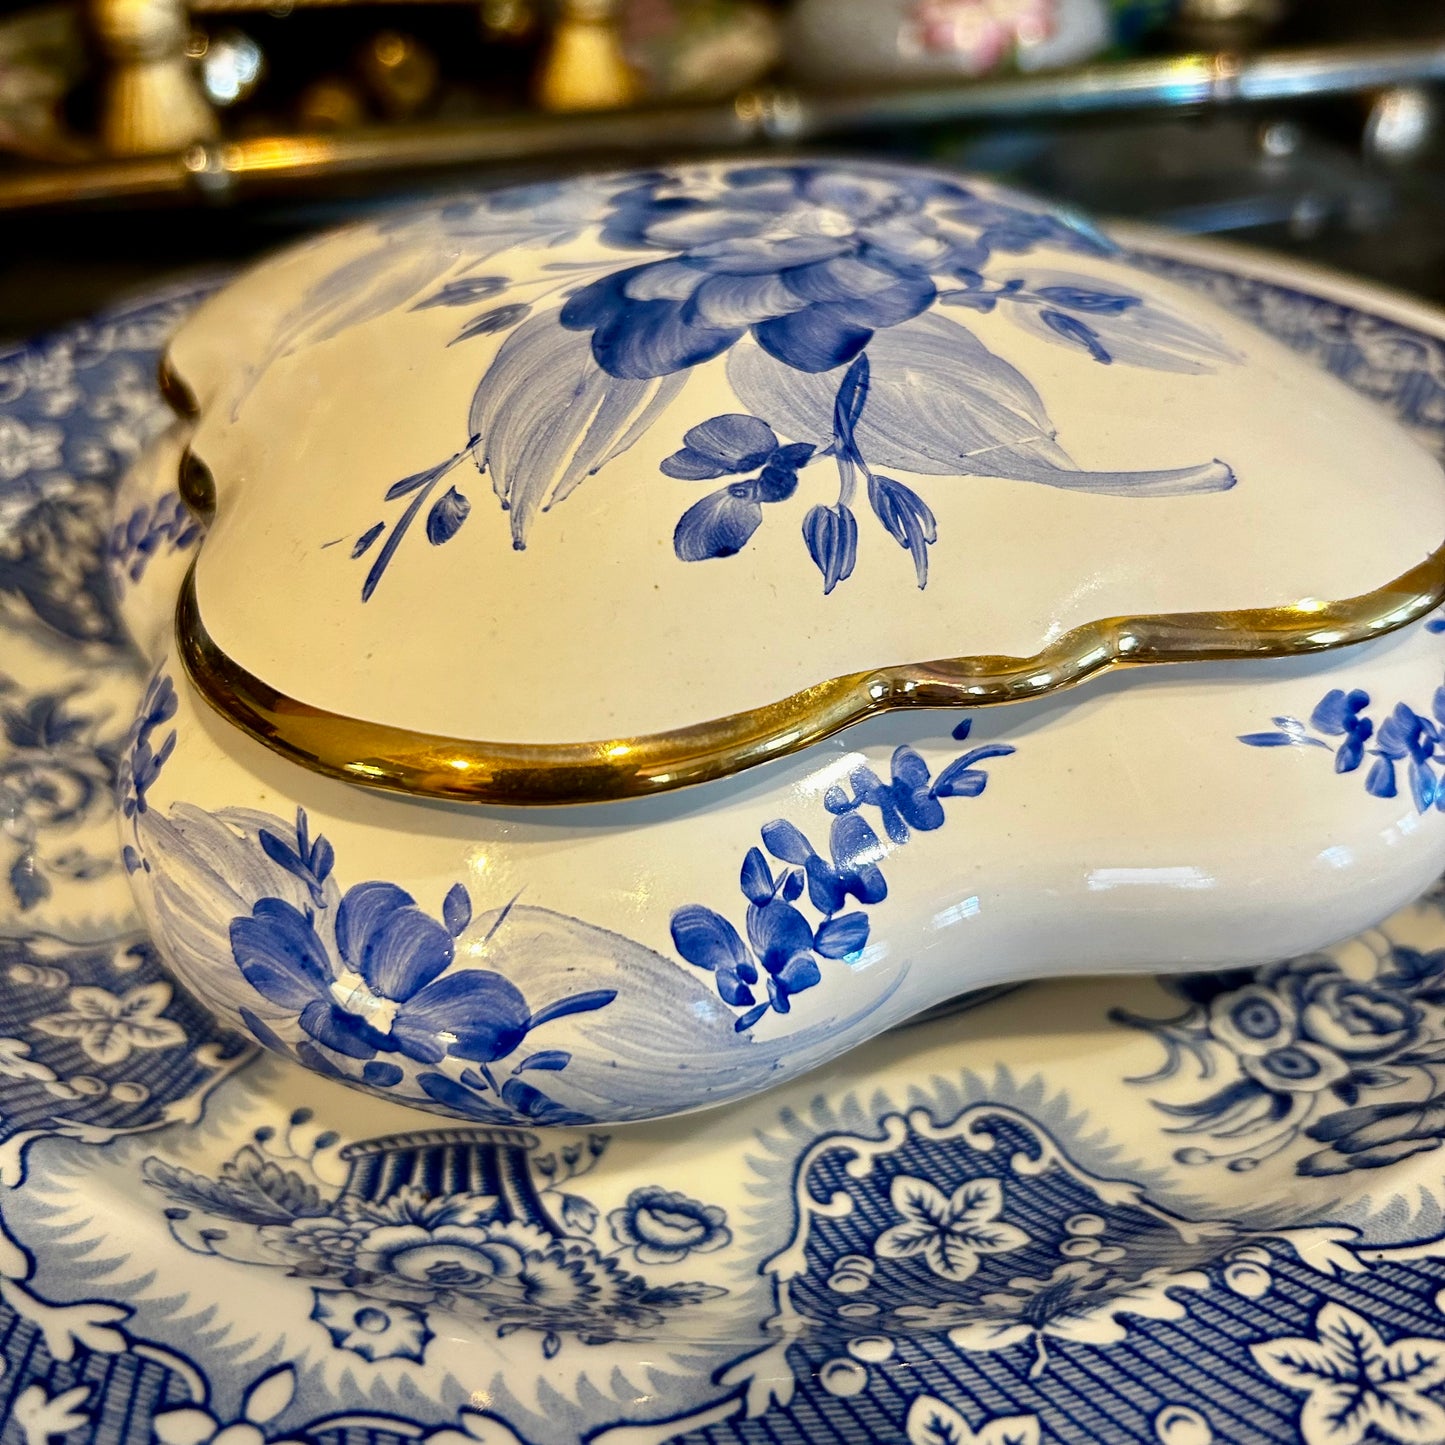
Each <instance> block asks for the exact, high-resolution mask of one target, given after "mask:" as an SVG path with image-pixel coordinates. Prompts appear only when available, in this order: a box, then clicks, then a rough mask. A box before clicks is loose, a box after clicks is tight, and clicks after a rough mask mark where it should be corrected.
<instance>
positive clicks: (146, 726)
mask: <svg viewBox="0 0 1445 1445" xmlns="http://www.w3.org/2000/svg"><path fill="white" fill-rule="evenodd" d="M176 707H177V699H176V688H175V684H174V683H173V682H172V681H171V679H170V677H169V676H168V675H167V674H165V673H163V672H158V673H157V674H156V675H155V676H154V677H152V678H151V680H150V684H149V685H148V686H147V688H146V694H145V698H144V700H143V701H142V703H141V707H140V713H139V715H138V716H137V717H136V720H135V725H134V726H133V727H132V728H131V732H130V737H129V738H128V739H127V741H126V746H125V750H124V751H123V752H122V754H121V760H120V767H119V769H118V770H117V774H116V796H117V798H118V799H119V801H120V811H121V816H122V817H125V818H129V819H130V820H131V821H132V823H134V821H135V819H136V817H137V816H138V815H139V814H141V813H144V812H145V811H146V808H147V807H148V806H149V804H148V803H147V802H146V793H147V792H148V791H149V790H150V789H151V787H152V786H153V785H154V783H155V781H156V779H157V778H159V777H160V775H161V769H162V768H164V767H165V765H166V763H167V762H168V761H169V759H170V756H171V754H172V753H173V752H174V751H175V748H176V730H175V729H174V728H171V729H170V730H169V732H167V733H166V735H165V737H164V739H162V740H161V742H160V743H159V744H157V743H155V741H154V739H155V738H156V736H157V734H158V732H159V730H160V729H161V728H162V727H164V726H165V724H166V723H168V722H169V721H170V720H171V719H172V718H173V717H175V715H176ZM133 860H135V852H134V849H129V848H128V849H127V850H126V866H127V867H128V868H130V871H131V872H134V871H135V868H136V867H138V866H139V863H138V860H136V861H133Z"/></svg>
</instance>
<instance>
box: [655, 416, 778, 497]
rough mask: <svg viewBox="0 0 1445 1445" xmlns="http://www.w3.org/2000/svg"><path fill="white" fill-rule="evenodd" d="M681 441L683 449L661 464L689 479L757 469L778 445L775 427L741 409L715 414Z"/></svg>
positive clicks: (703, 479) (669, 472)
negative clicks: (721, 414) (722, 414)
mask: <svg viewBox="0 0 1445 1445" xmlns="http://www.w3.org/2000/svg"><path fill="white" fill-rule="evenodd" d="M682 440H683V447H682V450H681V451H679V452H674V453H673V454H672V456H670V457H668V458H667V459H666V460H665V461H664V462H663V463H662V471H663V472H664V473H665V474H666V475H667V476H669V477H677V478H679V479H680V480H682V481H688V482H706V481H712V480H713V479H714V478H716V477H731V476H741V475H742V474H743V473H744V472H751V471H755V470H756V469H757V468H758V467H761V466H762V465H763V463H764V462H766V461H767V460H768V458H769V457H770V456H772V454H773V452H774V450H775V449H776V448H777V445H778V438H777V436H776V434H775V433H774V432H773V429H772V427H770V426H769V425H768V424H767V423H766V422H765V421H760V420H759V419H758V418H757V417H755V416H748V415H746V414H744V413H742V412H729V413H728V414H726V415H724V416H715V417H713V418H712V419H711V420H710V421H705V422H703V423H702V424H701V425H699V426H695V427H693V428H692V430H691V431H689V432H688V433H687V434H686V435H685V436H684V437H683V439H682Z"/></svg>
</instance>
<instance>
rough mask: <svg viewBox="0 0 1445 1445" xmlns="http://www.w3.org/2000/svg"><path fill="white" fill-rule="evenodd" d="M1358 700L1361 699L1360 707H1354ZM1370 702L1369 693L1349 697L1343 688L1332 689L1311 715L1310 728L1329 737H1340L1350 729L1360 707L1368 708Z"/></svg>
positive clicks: (1316, 705) (1353, 694) (1354, 694)
mask: <svg viewBox="0 0 1445 1445" xmlns="http://www.w3.org/2000/svg"><path fill="white" fill-rule="evenodd" d="M1356 698H1359V699H1360V702H1359V705H1358V706H1352V703H1353V702H1354V700H1355V699H1356ZM1369 702H1370V696H1369V694H1368V693H1352V694H1350V695H1348V696H1347V695H1346V694H1345V691H1344V689H1343V688H1339V687H1336V688H1332V689H1331V690H1330V691H1329V692H1327V693H1326V694H1325V695H1324V696H1323V697H1322V698H1321V699H1320V700H1319V702H1317V703H1316V704H1315V710H1314V711H1313V712H1312V713H1311V714H1310V726H1311V727H1312V728H1315V729H1316V730H1317V731H1319V732H1322V733H1325V734H1326V735H1328V736H1329V737H1339V736H1341V735H1342V734H1343V733H1344V732H1345V731H1346V729H1347V728H1348V727H1349V724H1350V722H1351V720H1352V717H1353V715H1354V713H1355V712H1357V711H1358V710H1359V707H1368V706H1369Z"/></svg>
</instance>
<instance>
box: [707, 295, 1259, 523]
mask: <svg viewBox="0 0 1445 1445" xmlns="http://www.w3.org/2000/svg"><path fill="white" fill-rule="evenodd" d="M1014 310H1020V311H1026V312H1029V313H1030V314H1032V313H1033V310H1034V308H1031V307H1018V308H1010V311H1011V313H1012V311H1014ZM1045 329H1046V328H1045ZM1049 334H1050V335H1052V333H1049ZM868 356H869V358H870V361H871V364H872V370H871V372H870V380H869V390H868V407H867V410H866V411H865V412H864V413H863V415H862V416H861V417H860V418H859V419H858V422H857V425H856V427H855V432H854V436H855V440H856V441H857V444H858V448H859V450H860V451H861V453H862V455H863V456H865V457H867V458H868V461H869V463H870V464H871V465H872V466H873V467H874V468H875V469H884V470H892V469H894V468H896V469H898V470H900V471H905V472H917V473H921V474H923V475H926V476H957V475H960V474H962V475H971V476H989V477H1006V478H1013V479H1016V480H1019V481H1029V482H1039V483H1043V484H1045V485H1048V486H1055V487H1064V488H1067V489H1069V490H1073V491H1083V492H1093V493H1101V494H1104V495H1114V496H1139V497H1147V496H1178V495H1182V494H1186V493H1191V492H1212V491H1223V490H1226V489H1228V488H1229V487H1232V486H1233V485H1234V474H1233V473H1232V472H1231V471H1230V469H1229V468H1228V467H1227V466H1225V465H1224V464H1223V463H1222V462H1218V461H1212V462H1206V463H1204V464H1203V465H1200V466H1195V467H1182V468H1178V469H1175V470H1170V471H1148V472H1082V471H1078V470H1076V469H1075V468H1074V467H1073V464H1072V462H1071V461H1070V460H1069V457H1068V455H1067V453H1065V452H1064V451H1063V449H1062V448H1061V447H1060V446H1059V445H1058V443H1057V441H1056V440H1055V438H1054V428H1053V426H1052V424H1051V423H1050V421H1049V418H1048V414H1047V412H1046V411H1045V409H1044V404H1043V401H1042V400H1041V398H1040V397H1039V394H1038V392H1037V391H1036V390H1035V389H1034V388H1033V386H1031V385H1030V384H1029V382H1028V381H1027V380H1026V379H1025V378H1024V377H1023V376H1022V375H1021V374H1020V373H1019V372H1018V371H1017V370H1016V369H1015V368H1014V367H1012V366H1010V365H1009V363H1008V362H1006V361H1004V360H1003V359H1002V358H1001V357H999V356H995V355H994V353H993V352H991V351H989V350H988V348H987V347H985V346H984V345H983V343H982V342H981V341H979V340H978V338H977V337H976V336H974V334H973V333H972V332H971V331H969V330H968V329H967V328H966V327H964V326H961V325H959V324H958V322H956V321H952V320H950V319H949V318H948V317H946V316H942V315H939V314H938V313H937V312H930V313H926V314H924V315H922V316H919V317H917V318H916V319H914V320H912V321H909V322H906V323H904V324H903V325H901V326H891V327H888V328H886V329H884V330H881V331H879V332H878V333H877V334H876V335H875V336H874V337H873V339H872V341H870V342H869V344H868ZM727 370H728V379H729V380H730V381H731V382H732V385H733V388H734V390H735V391H736V392H737V394H738V396H740V397H741V398H742V400H743V402H744V404H745V405H747V406H749V407H751V408H753V409H754V410H755V411H758V412H760V413H761V414H763V415H766V416H767V417H768V418H769V420H770V421H772V423H773V425H774V426H775V427H776V428H777V429H778V430H779V431H780V432H782V433H783V434H784V435H787V436H800V437H818V436H827V435H829V434H830V433H831V431H832V424H833V411H834V401H835V387H834V384H833V382H832V381H831V379H830V378H829V377H827V376H812V375H810V374H808V373H806V372H802V371H798V370H796V369H794V368H791V367H788V366H785V365H783V364H782V363H780V362H778V361H776V360H775V359H773V358H772V357H771V356H769V355H768V354H767V353H766V352H764V351H763V350H761V348H759V347H756V346H753V345H751V344H750V343H748V342H740V343H739V344H738V345H737V346H735V347H733V349H732V351H731V352H730V354H729V356H728V362H727Z"/></svg>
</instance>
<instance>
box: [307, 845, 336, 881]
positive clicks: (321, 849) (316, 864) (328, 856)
mask: <svg viewBox="0 0 1445 1445" xmlns="http://www.w3.org/2000/svg"><path fill="white" fill-rule="evenodd" d="M335 863H336V850H335V849H334V848H333V847H332V846H331V843H330V840H329V839H326V838H318V839H317V840H316V843H315V846H314V847H313V848H312V849H311V875H312V877H314V878H315V879H316V881H317V882H318V883H324V882H325V881H326V880H327V879H328V878H329V877H330V876H331V869H332V868H333V866H334V865H335Z"/></svg>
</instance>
